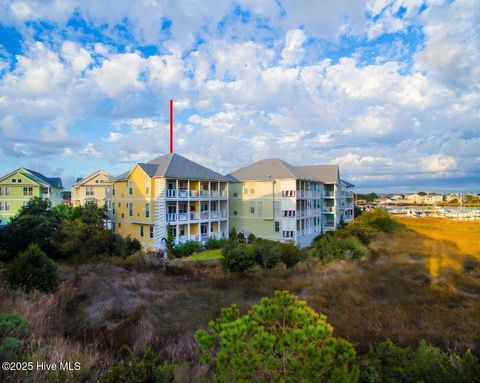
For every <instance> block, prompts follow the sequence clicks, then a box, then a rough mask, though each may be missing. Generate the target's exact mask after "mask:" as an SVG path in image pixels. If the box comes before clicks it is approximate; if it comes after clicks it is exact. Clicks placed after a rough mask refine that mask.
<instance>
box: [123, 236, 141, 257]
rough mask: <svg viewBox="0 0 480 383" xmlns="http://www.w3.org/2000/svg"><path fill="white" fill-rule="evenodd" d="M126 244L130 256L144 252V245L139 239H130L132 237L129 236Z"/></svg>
mask: <svg viewBox="0 0 480 383" xmlns="http://www.w3.org/2000/svg"><path fill="white" fill-rule="evenodd" d="M125 242H126V245H127V251H128V254H129V255H131V254H133V253H136V252H137V251H140V250H142V244H141V243H140V241H139V240H138V239H137V238H132V237H130V235H127V237H126V238H125Z"/></svg>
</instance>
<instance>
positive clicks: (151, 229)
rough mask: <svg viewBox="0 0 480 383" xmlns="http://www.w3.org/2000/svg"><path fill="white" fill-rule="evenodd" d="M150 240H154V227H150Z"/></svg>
mask: <svg viewBox="0 0 480 383" xmlns="http://www.w3.org/2000/svg"><path fill="white" fill-rule="evenodd" d="M150 238H153V226H150Z"/></svg>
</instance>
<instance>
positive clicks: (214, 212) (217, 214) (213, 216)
mask: <svg viewBox="0 0 480 383" xmlns="http://www.w3.org/2000/svg"><path fill="white" fill-rule="evenodd" d="M219 217H220V212H218V211H212V212H211V213H210V218H211V219H217V218H219Z"/></svg>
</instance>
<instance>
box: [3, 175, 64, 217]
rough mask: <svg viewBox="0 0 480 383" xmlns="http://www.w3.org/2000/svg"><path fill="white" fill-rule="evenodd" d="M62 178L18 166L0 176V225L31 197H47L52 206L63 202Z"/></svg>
mask: <svg viewBox="0 0 480 383" xmlns="http://www.w3.org/2000/svg"><path fill="white" fill-rule="evenodd" d="M62 191H63V186H62V180H61V179H60V178H52V177H45V176H44V175H43V174H40V173H39V172H36V171H33V170H30V169H25V168H19V169H16V170H14V171H12V172H10V173H8V174H7V175H4V176H2V177H0V225H5V224H7V223H8V222H9V221H10V219H11V218H12V217H13V216H15V214H17V212H18V211H19V210H20V208H21V207H22V206H23V205H24V204H25V203H27V202H28V201H29V200H30V198H32V197H40V198H46V199H49V200H50V201H51V203H52V206H55V205H59V204H61V203H62V202H63V197H62Z"/></svg>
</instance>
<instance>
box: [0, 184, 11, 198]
mask: <svg viewBox="0 0 480 383" xmlns="http://www.w3.org/2000/svg"><path fill="white" fill-rule="evenodd" d="M9 195H10V188H9V187H8V186H3V187H0V196H9Z"/></svg>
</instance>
